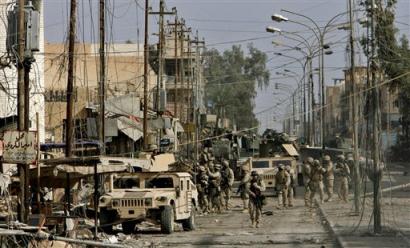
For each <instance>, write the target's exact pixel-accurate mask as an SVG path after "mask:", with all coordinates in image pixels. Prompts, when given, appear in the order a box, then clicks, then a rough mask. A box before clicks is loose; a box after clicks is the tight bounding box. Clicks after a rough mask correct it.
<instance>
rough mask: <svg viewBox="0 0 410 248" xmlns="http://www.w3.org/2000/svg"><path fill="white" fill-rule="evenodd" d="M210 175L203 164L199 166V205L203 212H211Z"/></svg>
mask: <svg viewBox="0 0 410 248" xmlns="http://www.w3.org/2000/svg"><path fill="white" fill-rule="evenodd" d="M208 180H209V178H208V175H207V174H206V169H205V167H203V166H200V167H199V173H198V175H197V191H198V201H199V207H200V209H201V211H202V212H209V204H208Z"/></svg>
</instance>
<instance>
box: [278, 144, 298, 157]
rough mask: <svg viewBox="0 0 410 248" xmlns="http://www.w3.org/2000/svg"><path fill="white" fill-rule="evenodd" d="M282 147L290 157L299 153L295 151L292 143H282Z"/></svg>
mask: <svg viewBox="0 0 410 248" xmlns="http://www.w3.org/2000/svg"><path fill="white" fill-rule="evenodd" d="M282 147H283V148H284V149H285V151H286V152H287V153H288V154H289V156H292V157H298V156H299V153H298V151H296V148H295V147H294V146H293V145H292V144H282Z"/></svg>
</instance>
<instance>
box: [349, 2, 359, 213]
mask: <svg viewBox="0 0 410 248" xmlns="http://www.w3.org/2000/svg"><path fill="white" fill-rule="evenodd" d="M353 1H354V0H349V21H350V22H349V23H350V39H349V42H350V83H351V85H352V86H351V92H352V107H353V108H352V117H353V160H354V172H353V173H354V174H353V177H354V178H353V180H354V211H355V213H356V214H358V213H359V212H360V192H361V182H360V174H359V173H360V170H359V138H358V135H359V123H358V120H357V117H358V116H357V115H358V106H357V105H358V102H357V95H356V93H357V85H356V80H355V75H354V74H355V45H354V30H355V25H354V12H353V6H355V5H354V2H353Z"/></svg>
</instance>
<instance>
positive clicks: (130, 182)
mask: <svg viewBox="0 0 410 248" xmlns="http://www.w3.org/2000/svg"><path fill="white" fill-rule="evenodd" d="M113 185H114V189H139V188H140V179H139V178H129V177H128V178H124V177H120V178H115V179H114V184H113Z"/></svg>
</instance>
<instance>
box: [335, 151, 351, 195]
mask: <svg viewBox="0 0 410 248" xmlns="http://www.w3.org/2000/svg"><path fill="white" fill-rule="evenodd" d="M335 172H336V175H338V177H339V181H340V185H339V190H338V194H339V198H340V199H341V200H343V201H344V202H348V194H349V176H350V169H349V166H348V164H347V163H346V161H345V157H344V156H343V155H339V156H338V162H337V165H336V169H335Z"/></svg>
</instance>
